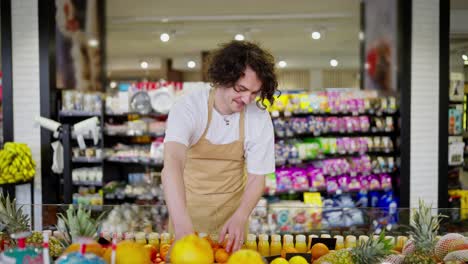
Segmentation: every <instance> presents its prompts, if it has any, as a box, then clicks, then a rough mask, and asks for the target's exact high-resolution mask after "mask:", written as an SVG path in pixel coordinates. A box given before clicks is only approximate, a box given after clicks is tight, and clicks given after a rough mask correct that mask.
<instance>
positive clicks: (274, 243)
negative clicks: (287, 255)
mask: <svg viewBox="0 0 468 264" xmlns="http://www.w3.org/2000/svg"><path fill="white" fill-rule="evenodd" d="M281 249H282V247H281V236H280V235H271V246H270V254H271V256H278V255H281Z"/></svg>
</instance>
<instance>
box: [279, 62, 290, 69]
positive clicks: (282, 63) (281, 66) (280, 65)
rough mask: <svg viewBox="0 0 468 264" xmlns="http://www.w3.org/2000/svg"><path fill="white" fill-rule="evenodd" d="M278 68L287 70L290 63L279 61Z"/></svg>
mask: <svg viewBox="0 0 468 264" xmlns="http://www.w3.org/2000/svg"><path fill="white" fill-rule="evenodd" d="M278 66H279V67H280V68H285V67H286V66H288V63H287V62H285V61H284V60H282V61H279V62H278Z"/></svg>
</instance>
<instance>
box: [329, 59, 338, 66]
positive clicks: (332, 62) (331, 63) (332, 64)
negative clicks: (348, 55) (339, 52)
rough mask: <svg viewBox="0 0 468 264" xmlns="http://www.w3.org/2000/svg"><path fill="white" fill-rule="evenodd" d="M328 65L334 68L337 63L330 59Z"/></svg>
mask: <svg viewBox="0 0 468 264" xmlns="http://www.w3.org/2000/svg"><path fill="white" fill-rule="evenodd" d="M330 65H331V66H332V67H336V66H338V61H337V60H335V59H331V60H330Z"/></svg>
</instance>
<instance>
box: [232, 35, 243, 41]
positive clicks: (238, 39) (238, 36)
mask: <svg viewBox="0 0 468 264" xmlns="http://www.w3.org/2000/svg"><path fill="white" fill-rule="evenodd" d="M234 39H235V40H237V41H243V40H244V39H245V36H244V35H242V34H236V35H235V36H234Z"/></svg>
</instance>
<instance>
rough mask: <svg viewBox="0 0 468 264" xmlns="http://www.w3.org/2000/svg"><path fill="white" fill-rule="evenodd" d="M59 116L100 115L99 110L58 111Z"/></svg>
mask: <svg viewBox="0 0 468 264" xmlns="http://www.w3.org/2000/svg"><path fill="white" fill-rule="evenodd" d="M59 116H60V117H93V116H101V113H100V112H82V111H60V112H59Z"/></svg>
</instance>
